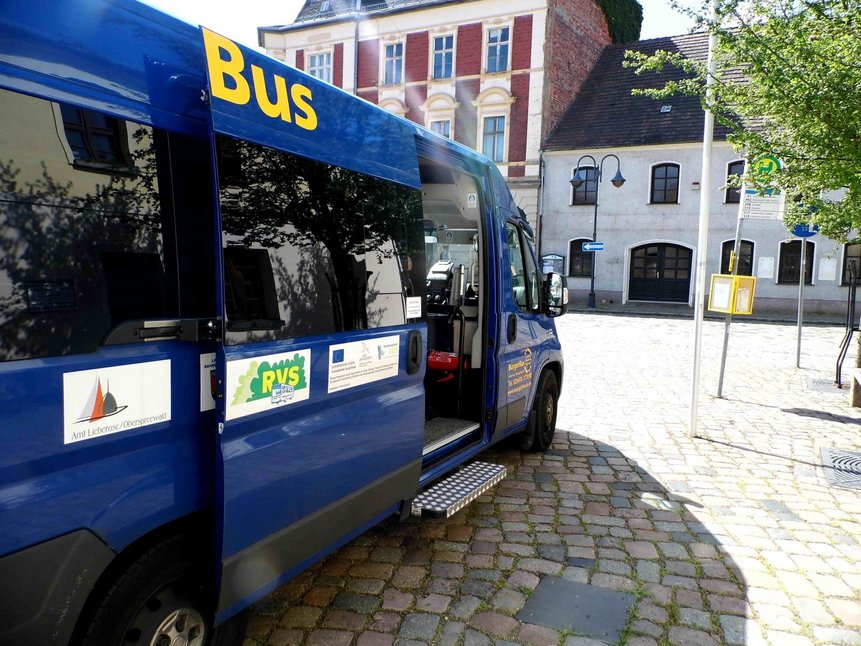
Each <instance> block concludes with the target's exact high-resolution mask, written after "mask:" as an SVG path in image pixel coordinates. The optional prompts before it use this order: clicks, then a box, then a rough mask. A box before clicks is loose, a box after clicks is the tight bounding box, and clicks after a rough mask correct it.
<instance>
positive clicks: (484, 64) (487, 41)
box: [482, 25, 514, 74]
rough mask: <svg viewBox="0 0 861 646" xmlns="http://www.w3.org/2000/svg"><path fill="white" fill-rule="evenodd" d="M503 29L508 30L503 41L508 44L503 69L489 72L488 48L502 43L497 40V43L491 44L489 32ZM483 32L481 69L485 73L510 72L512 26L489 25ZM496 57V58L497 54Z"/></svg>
mask: <svg viewBox="0 0 861 646" xmlns="http://www.w3.org/2000/svg"><path fill="white" fill-rule="evenodd" d="M503 29H507V30H508V40H505V41H503V42H504V43H505V44H506V45H507V46H508V51H507V52H506V54H505V69H502V70H494V71H492V72H491V71H490V69H489V68H490V48H491V47H497V48H498V47H499V46H500V44H502V43H499V42H497V43H495V44H493V45H492V44H491V42H490V34H491V32H494V31H499V32H501V31H502V30H503ZM484 34H485V41H484V48H483V50H482V56H483V59H484V60H483V61H482V69H483V70H484V71H485V73H486V74H506V73H508V72H510V71H511V39H512V35H513V34H514V28H513V27H512V26H511V25H491V26H489V27H488V28H487V29H486V30H485V31H484ZM496 58H497V59H498V56H497V57H496Z"/></svg>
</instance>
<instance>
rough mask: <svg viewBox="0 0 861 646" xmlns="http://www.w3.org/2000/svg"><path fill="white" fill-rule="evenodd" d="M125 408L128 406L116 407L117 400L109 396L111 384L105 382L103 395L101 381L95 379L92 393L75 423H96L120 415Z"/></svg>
mask: <svg viewBox="0 0 861 646" xmlns="http://www.w3.org/2000/svg"><path fill="white" fill-rule="evenodd" d="M126 408H128V406H117V400H116V399H115V398H114V396H113V395H112V394H111V382H110V381H107V382H106V383H105V391H104V393H103V392H102V381H101V379H98V378H97V379H96V383H95V385H94V386H93V392H92V394H91V395H90V398H89V399H88V400H87V404H86V405H85V406H84V409H83V410H82V411H81V414H80V415H79V416H78V419H77V420H76V421H75V423H76V424H80V423H82V422H97V421H99V420H100V419H104V418H105V417H112V416H114V415H116V414H117V413H122V412H123V411H124V410H125V409H126Z"/></svg>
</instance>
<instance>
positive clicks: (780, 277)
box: [777, 240, 816, 285]
mask: <svg viewBox="0 0 861 646" xmlns="http://www.w3.org/2000/svg"><path fill="white" fill-rule="evenodd" d="M804 243H805V245H806V247H805V248H804V284H805V285H812V284H813V251H814V249H815V248H816V246H815V245H814V244H813V243H812V242H810V241H808V240H805V241H804ZM800 268H801V240H789V241H787V242H781V243H780V261H779V264H778V268H777V282H778V283H790V284H795V285H797V284H798V279H799V271H800Z"/></svg>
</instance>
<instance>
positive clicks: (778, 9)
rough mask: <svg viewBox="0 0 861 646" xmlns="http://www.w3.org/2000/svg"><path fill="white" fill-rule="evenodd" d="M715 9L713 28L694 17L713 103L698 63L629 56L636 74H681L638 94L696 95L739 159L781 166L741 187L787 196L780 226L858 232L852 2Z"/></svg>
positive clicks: (745, 1) (796, 1)
mask: <svg viewBox="0 0 861 646" xmlns="http://www.w3.org/2000/svg"><path fill="white" fill-rule="evenodd" d="M714 1H715V2H716V4H717V19H716V20H711V19H710V17H706V16H705V15H703V14H702V13H701V14H700V15H699V16H698V22H699V24H700V25H702V27H703V28H705V29H706V30H707V31H709V32H710V33H713V34H714V35H715V36H716V40H717V47H716V49H715V61H716V63H717V73H716V77H715V79H714V83H713V88H714V95H713V100H711V101H708V100H707V99H706V92H705V79H706V74H707V69H706V63H705V61H693V60H689V59H684V58H682V57H681V56H679V55H677V54H674V53H669V52H658V53H656V54H655V55H654V56H643V55H638V54H636V53H633V52H628V54H629V55H628V63H627V64H629V65H632V66H634V67H636V68H637V73H646V72H648V71H649V70H660V69H663V67H664V66H665V65H675V66H677V67H678V68H679V69H681V70H682V71H683V72H684V73H685V74H684V75H683V76H684V78H682V79H681V80H679V81H674V82H671V83H668V84H666V85H665V86H664V87H663V88H661V89H659V90H653V91H648V90H646V91H644V93H646V94H649V95H651V96H654V97H655V98H664V97H666V96H669V95H671V94H674V93H677V92H682V93H687V94H693V95H696V96H699V97H700V98H701V100H702V103H703V106H704V107H708V108H711V109H712V110H713V112H714V114H715V118H716V119H717V120H718V121H720V122H721V123H723V124H724V125H726V126H728V127H729V128H730V130H731V134H730V135H729V140H730V142H731V143H732V144H733V145H734V146H735V147H736V149H738V150H739V151H742V152H743V153H744V154H745V155H746V156H747V158H748V159H756V158H758V157H760V156H765V155H774V156H776V157H778V158H779V159H781V160H782V161H783V168H782V169H781V170H779V171H777V172H774V173H764V174H759V175H758V176H756V177H754V176H751V175H749V174H748V175H746V176H745V178H744V180H745V182H747V183H748V185H752V186H755V187H757V188H759V189H763V190H764V189H765V188H767V187H768V186H769V185H770V184H771V183H772V182H774V183H776V184H777V185H778V186H780V187H781V188H782V189H784V190H786V191H787V196H788V198H791V199H787V204H793V205H794V206H792V207H791V208H789V209H788V211H787V215H786V218H785V219H786V222H787V224H788V225H792V224H795V223H798V222H802V221H810V220H812V221H814V222H815V223H817V224H819V225H820V226H821V227H822V231H823V233H825V234H826V235H828V236H829V237H832V238H835V239H846V238H847V237H848V236H849V235H850V232H851V231H852V230H853V229H858V228H859V227H861V0H714ZM703 10H705V6H704V7H703ZM694 13H696V12H694Z"/></svg>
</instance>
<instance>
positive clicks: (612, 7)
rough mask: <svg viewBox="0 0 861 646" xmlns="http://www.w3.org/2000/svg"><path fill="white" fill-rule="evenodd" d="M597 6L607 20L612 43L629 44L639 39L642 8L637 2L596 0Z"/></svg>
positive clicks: (632, 0) (629, 0) (635, 0)
mask: <svg viewBox="0 0 861 646" xmlns="http://www.w3.org/2000/svg"><path fill="white" fill-rule="evenodd" d="M598 5H599V6H600V7H601V10H602V11H603V12H604V16H605V17H606V18H607V27H608V28H609V31H610V38H611V39H612V40H613V42H614V43H631V42H634V41H636V40H639V39H640V29H641V28H642V26H643V7H641V6H640V3H639V2H637V0H598Z"/></svg>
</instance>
